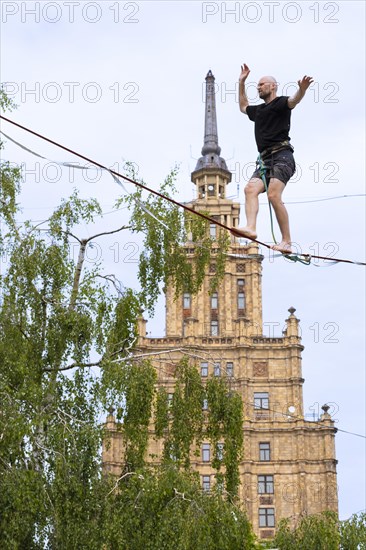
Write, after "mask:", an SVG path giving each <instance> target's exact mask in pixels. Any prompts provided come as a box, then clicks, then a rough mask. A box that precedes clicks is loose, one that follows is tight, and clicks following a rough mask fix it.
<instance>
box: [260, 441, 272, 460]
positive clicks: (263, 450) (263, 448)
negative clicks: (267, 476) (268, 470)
mask: <svg viewBox="0 0 366 550" xmlns="http://www.w3.org/2000/svg"><path fill="white" fill-rule="evenodd" d="M259 460H261V461H262V462H269V461H270V460H271V444H270V443H268V442H261V443H259Z"/></svg>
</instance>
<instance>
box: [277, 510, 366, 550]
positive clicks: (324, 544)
mask: <svg viewBox="0 0 366 550" xmlns="http://www.w3.org/2000/svg"><path fill="white" fill-rule="evenodd" d="M270 546H271V547H272V548H273V547H276V548H279V549H280V550H290V549H293V548H296V549H298V550H309V549H310V548H311V549H312V550H363V549H365V548H366V514H364V513H363V514H360V515H359V516H358V515H356V514H355V515H353V516H352V517H351V518H350V519H349V520H346V521H340V520H339V519H338V516H337V514H336V513H335V512H331V511H325V512H322V513H321V514H314V515H304V516H302V517H301V518H300V519H299V521H298V522H297V524H296V525H295V526H294V527H291V525H290V520H289V519H285V520H281V522H280V524H279V526H278V530H277V533H276V536H275V538H274V540H273V541H272V542H271V543H270Z"/></svg>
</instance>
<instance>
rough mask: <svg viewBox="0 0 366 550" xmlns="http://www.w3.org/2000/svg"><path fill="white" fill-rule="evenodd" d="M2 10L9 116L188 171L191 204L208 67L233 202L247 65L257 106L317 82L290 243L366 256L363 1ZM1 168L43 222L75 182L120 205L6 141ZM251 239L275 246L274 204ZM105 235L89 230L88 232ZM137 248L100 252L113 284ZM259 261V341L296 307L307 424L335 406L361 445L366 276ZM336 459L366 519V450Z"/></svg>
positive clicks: (185, 190) (183, 179) (347, 501)
mask: <svg viewBox="0 0 366 550" xmlns="http://www.w3.org/2000/svg"><path fill="white" fill-rule="evenodd" d="M1 10H2V11H1V22H2V33H1V81H2V82H6V89H7V91H8V93H9V95H10V96H11V97H12V98H13V99H14V101H15V102H16V103H17V104H18V109H17V110H16V111H14V112H13V113H12V114H11V115H9V114H8V115H7V116H9V117H10V118H13V119H14V120H16V121H17V122H19V123H20V124H23V125H25V126H28V127H30V128H32V129H34V130H35V131H37V132H39V133H42V134H45V135H47V136H48V137H50V138H51V139H54V140H55V141H58V142H61V143H63V144H65V145H66V146H67V147H69V148H71V149H75V150H77V151H79V152H81V153H82V154H84V155H86V156H87V157H90V158H93V159H95V160H97V161H99V162H101V163H102V164H105V165H107V166H110V167H114V168H115V169H118V170H123V165H124V163H125V162H126V161H131V162H134V163H136V165H137V167H138V170H139V175H140V176H141V177H143V178H144V180H145V181H146V182H147V183H148V184H149V185H150V186H152V187H154V188H157V187H158V185H159V183H160V182H161V181H162V179H163V178H164V177H165V176H166V175H167V173H168V172H169V170H170V169H171V168H172V167H173V166H174V165H175V163H179V164H180V172H179V177H178V187H179V194H178V198H179V199H180V200H184V201H188V200H190V199H192V198H194V196H195V194H194V189H193V184H192V183H191V181H190V173H191V172H192V170H194V168H195V164H196V159H197V158H198V157H199V156H200V155H201V148H202V144H203V123H204V84H205V80H204V78H205V76H206V74H207V72H208V70H209V69H211V70H212V72H213V74H214V76H215V78H216V85H217V93H216V102H217V117H218V131H219V143H220V146H221V149H222V152H221V155H222V156H223V157H224V158H225V159H226V161H227V164H228V167H229V169H230V170H231V171H232V172H233V178H232V183H231V184H230V186H229V188H228V193H227V194H228V195H229V196H231V197H232V198H233V199H235V200H238V201H240V203H241V204H243V187H244V183H245V181H246V179H247V178H248V176H250V173H251V170H252V169H253V162H254V161H255V158H256V147H255V142H254V133H253V125H252V123H251V122H250V121H249V120H248V119H247V117H246V116H245V115H242V114H241V113H240V112H239V108H238V102H237V94H236V86H237V81H238V76H239V72H240V65H241V64H242V63H243V62H245V63H247V64H248V66H249V67H250V69H251V73H250V76H249V78H248V88H249V90H248V91H249V96H250V99H251V102H252V103H258V102H259V100H258V97H257V95H256V91H255V84H256V83H257V81H258V80H259V78H260V77H261V76H263V75H268V74H270V75H273V76H275V77H276V79H277V81H278V82H279V92H278V93H279V95H282V94H283V95H291V94H292V93H293V92H294V91H295V89H296V86H295V83H296V81H297V80H298V79H299V78H301V77H302V76H303V75H305V74H307V75H311V76H313V77H314V80H315V82H314V84H313V85H312V87H311V88H310V89H309V90H308V92H307V95H306V97H305V98H304V100H303V101H302V103H301V104H300V105H298V106H297V107H296V109H295V110H294V111H293V114H292V128H291V132H290V135H291V138H292V143H293V145H294V147H295V159H296V163H297V167H298V169H297V173H296V174H295V176H294V178H292V180H291V182H290V183H289V184H288V186H287V189H286V191H285V195H284V200H285V202H286V203H287V207H288V210H289V214H290V221H291V228H292V237H293V240H294V241H295V242H296V243H298V246H299V247H300V248H301V250H302V251H303V252H310V253H312V254H317V255H322V256H327V255H330V256H331V255H332V256H335V257H339V258H346V259H351V260H358V261H365V201H364V194H365V183H364V182H365V164H364V149H365V126H364V114H365V113H364V106H365V69H364V67H365V59H364V55H365V54H364V52H365V28H364V21H365V13H364V12H365V4H364V2H362V1H356V2H352V1H347V2H304V1H303V2H301V3H300V2H226V3H224V2H200V1H192V2H187V1H184V2H183V1H181V2H172V1H162V2H155V1H149V2H116V1H114V2H109V1H103V2H82V1H80V2H71V1H70V2H66V1H65V2H14V1H3V2H1ZM2 129H3V131H5V132H6V133H8V134H9V135H10V136H12V137H13V138H15V139H16V140H18V141H20V142H21V143H23V144H24V145H26V146H27V147H30V148H31V149H33V150H35V151H37V152H38V153H40V154H42V155H43V156H45V157H47V158H49V159H57V160H61V161H65V160H67V161H77V160H78V159H75V157H72V156H71V155H68V154H66V153H63V152H62V151H61V150H58V149H56V148H54V147H52V146H50V145H48V144H46V143H45V142H42V141H41V140H39V139H37V138H34V137H32V136H30V135H29V134H27V133H25V132H23V131H21V130H18V129H15V128H14V127H12V126H11V125H10V124H7V123H4V124H3V125H2ZM4 158H6V159H8V160H11V161H14V162H18V163H24V168H25V170H26V173H27V176H26V179H25V182H24V185H23V194H22V195H23V196H22V198H23V201H24V202H23V205H24V210H23V218H22V219H32V220H44V219H46V218H47V215H48V214H49V213H50V211H51V210H52V209H53V208H54V207H55V206H56V205H57V204H58V202H59V200H60V198H61V197H67V196H68V195H69V194H70V193H71V192H72V189H73V188H74V187H77V188H78V189H79V190H80V194H81V196H83V197H90V196H94V197H97V198H98V199H99V200H100V202H101V203H102V206H103V210H104V211H105V212H109V211H110V209H111V207H112V205H113V203H114V201H115V199H116V198H117V196H118V195H119V194H120V188H118V186H117V185H116V183H115V182H113V180H112V178H111V177H110V176H108V175H102V174H100V173H95V172H94V173H88V175H87V174H85V175H83V174H76V173H70V171H69V170H68V169H66V168H62V169H61V168H57V167H56V166H55V165H53V164H50V163H48V162H43V161H40V160H39V159H36V158H35V157H33V156H32V155H30V154H28V153H26V152H24V151H22V150H21V149H19V148H17V147H16V146H15V145H13V144H11V143H10V142H8V144H7V146H6V150H5V154H4ZM117 163H118V164H117ZM93 179H94V180H95V181H92V180H93ZM129 189H130V190H131V187H129ZM345 195H346V196H345ZM339 197H341V198H339ZM320 199H327V200H320ZM261 202H263V200H262V201H261ZM242 215H243V209H242ZM124 216H125V214H124V212H119V213H117V214H107V215H105V216H104V218H103V220H101V221H100V224H99V225H98V230H99V229H100V228H105V229H106V230H108V229H113V228H116V227H118V226H119V225H121V220H122V223H123V219H125V217H124ZM241 221H242V223H244V219H243V217H242V220H241ZM258 229H259V239H260V240H262V241H264V242H270V241H271V233H270V226H269V216H268V207H267V206H266V204H263V205H262V206H261V210H260V215H259V222H258ZM94 231H95V228H91V227H86V226H85V227H83V228H81V229H80V236H81V237H85V236H89V235H92V234H93V233H94ZM276 233H277V235H279V232H278V230H277V228H276ZM140 247H141V238H140V237H139V236H136V235H134V234H132V235H131V234H127V233H125V234H121V235H120V236H119V237H117V238H114V239H112V240H107V239H106V240H105V241H99V245H98V246H97V247H95V248H94V249H93V250H94V253H95V255H96V256H95V257H96V258H98V259H102V260H103V261H104V262H105V264H106V271H107V272H111V270H112V269H113V271H114V272H115V274H116V276H118V277H119V278H120V279H121V280H122V282H123V283H124V284H125V285H126V286H134V285H135V280H136V277H135V272H134V269H135V267H136V263H133V260H134V259H135V258H136V257H137V255H138V252H139V249H140ZM90 254H92V251H90ZM263 254H264V256H265V259H264V262H263V312H264V313H263V317H264V322H265V323H266V325H265V329H264V331H265V334H266V335H267V336H272V335H273V334H274V335H281V332H282V328H283V326H284V321H285V319H286V317H288V311H287V310H288V308H289V307H290V306H293V307H295V308H296V315H297V316H298V317H299V318H300V319H301V329H302V337H303V344H304V345H305V350H304V352H303V376H304V378H305V385H304V409H305V413H306V414H311V413H312V412H314V411H315V412H316V413H317V412H318V411H319V409H320V407H321V405H323V404H324V403H326V402H328V403H331V404H332V409H331V410H330V412H331V413H332V415H333V418H334V419H335V420H336V421H337V424H336V425H337V426H338V427H339V428H341V429H343V430H347V431H350V432H354V433H357V434H365V432H366V429H365V343H364V342H365V267H362V266H357V265H348V264H337V265H335V266H329V264H327V263H325V262H322V261H320V262H315V261H314V264H313V265H312V266H309V267H308V266H304V265H301V264H298V263H296V264H294V263H290V262H288V261H286V260H284V259H282V258H279V259H275V260H273V258H271V257H270V256H269V254H268V251H267V250H266V249H265V250H263ZM93 259H95V258H93V257H92V256H90V257H89V260H90V261H91V262H92V261H93ZM163 305H164V302H163V300H161V302H160V304H159V308H158V313H157V315H156V317H155V319H154V320H151V321H149V323H148V325H147V328H148V332H151V335H153V336H160V335H162V334H163V333H164V318H163ZM273 330H274V333H270V331H273ZM320 412H321V411H320ZM336 450H337V458H338V460H339V464H338V483H339V505H340V515H341V518H347V517H348V516H349V515H350V514H351V513H353V512H358V511H360V510H364V509H365V508H366V503H365V439H364V438H361V437H357V436H355V435H350V434H346V433H343V432H338V434H337V436H336Z"/></svg>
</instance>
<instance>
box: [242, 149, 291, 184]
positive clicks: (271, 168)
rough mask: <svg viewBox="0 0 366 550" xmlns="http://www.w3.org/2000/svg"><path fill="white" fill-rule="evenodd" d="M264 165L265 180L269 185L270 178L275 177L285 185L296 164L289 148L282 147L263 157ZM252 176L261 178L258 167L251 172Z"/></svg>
mask: <svg viewBox="0 0 366 550" xmlns="http://www.w3.org/2000/svg"><path fill="white" fill-rule="evenodd" d="M263 162H264V164H265V166H266V182H267V186H268V185H269V182H270V179H271V178H276V179H278V180H280V181H282V182H283V183H284V184H285V185H286V183H287V182H288V180H289V179H290V178H292V176H293V175H294V173H295V170H296V165H295V159H294V155H293V154H292V151H291V149H283V150H282V151H278V152H277V153H273V154H272V155H269V156H267V157H265V158H264V159H263ZM252 178H259V179H261V173H260V171H259V167H258V164H257V167H256V169H255V171H254V172H253V175H252Z"/></svg>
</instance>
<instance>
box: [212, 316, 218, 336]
mask: <svg viewBox="0 0 366 550" xmlns="http://www.w3.org/2000/svg"><path fill="white" fill-rule="evenodd" d="M218 335H219V322H218V321H217V320H216V319H212V321H211V336H218Z"/></svg>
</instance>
